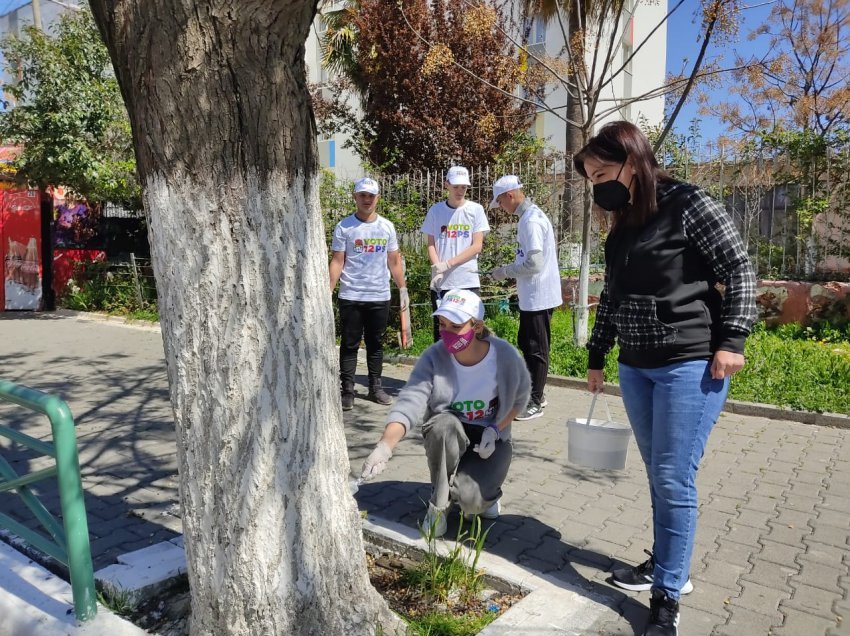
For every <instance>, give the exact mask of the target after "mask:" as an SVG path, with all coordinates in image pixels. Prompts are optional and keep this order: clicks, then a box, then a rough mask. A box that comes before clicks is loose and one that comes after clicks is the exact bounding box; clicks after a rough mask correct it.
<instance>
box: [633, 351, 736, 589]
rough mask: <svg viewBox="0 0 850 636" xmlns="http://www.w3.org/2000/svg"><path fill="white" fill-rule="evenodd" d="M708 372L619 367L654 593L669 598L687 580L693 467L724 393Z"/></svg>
mask: <svg viewBox="0 0 850 636" xmlns="http://www.w3.org/2000/svg"><path fill="white" fill-rule="evenodd" d="M710 367H711V362H710V361H708V360H688V361H686V362H677V363H675V364H670V365H668V366H666V367H660V368H657V369H639V368H637V367H631V366H628V365H625V364H620V389H621V391H622V394H623V403H624V404H625V406H626V413H627V414H628V416H629V422H630V423H631V425H632V430H633V431H634V433H635V441H636V442H637V445H638V449H639V450H640V455H641V458H643V463H644V464H645V465H646V474H647V477H648V478H649V493H650V498H651V499H652V522H653V532H654V536H655V542H654V545H653V550H652V551H653V555H654V557H655V571H654V573H653V584H652V587H653V589H657V590H662V591H663V592H664V593H665V594H667V596H669V597H670V598H674V599H678V598H679V596H680V590H681V589H682V586H683V585H684V584H685V582H686V581H687V580H688V577H689V576H690V567H691V566H690V564H691V553H692V552H693V547H694V537H695V535H696V526H697V487H696V474H697V468H698V467H699V462H700V460H701V459H702V455H703V452H704V451H705V445H706V442H707V441H708V435H709V433H710V432H711V429H712V428H713V427H714V424H715V422H716V421H717V417H718V416H719V415H720V411H721V409H722V408H723V403H724V402H725V401H726V394H727V393H728V392H729V378H726V379H724V380H713V379H712V378H711V371H710Z"/></svg>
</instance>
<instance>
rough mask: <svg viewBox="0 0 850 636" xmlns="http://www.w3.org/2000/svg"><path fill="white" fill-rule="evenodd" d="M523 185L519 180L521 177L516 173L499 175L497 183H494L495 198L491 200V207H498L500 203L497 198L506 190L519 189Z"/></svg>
mask: <svg viewBox="0 0 850 636" xmlns="http://www.w3.org/2000/svg"><path fill="white" fill-rule="evenodd" d="M521 187H522V184H521V183H520V182H519V177H518V176H516V175H514V174H506V175H505V176H504V177H499V178H498V179H497V180H496V183H494V184H493V200H492V201H490V207H491V208H498V207H499V204H498V203H496V199H498V198H499V197H500V196H501V195H503V194H504V193H505V192H510V191H511V190H519V189H520V188H521Z"/></svg>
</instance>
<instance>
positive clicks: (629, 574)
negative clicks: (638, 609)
mask: <svg viewBox="0 0 850 636" xmlns="http://www.w3.org/2000/svg"><path fill="white" fill-rule="evenodd" d="M644 552H646V553H647V554H648V555H649V559H647V560H646V561H644V562H643V563H641V564H640V565H636V566H635V567H633V568H623V569H621V570H614V571H613V572H612V573H611V582H612V583H613V584H614V585H616V586H617V587H621V588H623V589H624V590H631V591H632V592H646V591H648V590H650V589H652V574H653V571H654V570H655V560H654V559H653V558H652V552H650V551H649V550H644ZM693 591H694V585H693V583H691V580H690V579H688V580H687V581H685V584H684V585H683V586H682V594H690V593H691V592H693Z"/></svg>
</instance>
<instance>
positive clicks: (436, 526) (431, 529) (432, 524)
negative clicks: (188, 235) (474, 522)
mask: <svg viewBox="0 0 850 636" xmlns="http://www.w3.org/2000/svg"><path fill="white" fill-rule="evenodd" d="M448 514H449V509H448V508H446V509H445V510H440V509H438V508H435V507H434V504H432V503H429V504H428V512H426V513H425V518H424V519H422V525H421V526H420V529H421V530H422V532H423V534H425V535H426V536H428V537H434V538H437V537H442V536H443V535H444V534H446V528H447V527H448V523H447V522H446V516H448Z"/></svg>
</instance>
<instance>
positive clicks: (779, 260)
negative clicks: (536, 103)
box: [322, 149, 850, 280]
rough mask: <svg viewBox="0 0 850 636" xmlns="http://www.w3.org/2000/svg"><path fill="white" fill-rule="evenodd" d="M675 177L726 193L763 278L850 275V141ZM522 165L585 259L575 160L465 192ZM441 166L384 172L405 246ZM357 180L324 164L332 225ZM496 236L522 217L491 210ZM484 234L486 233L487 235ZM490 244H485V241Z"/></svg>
mask: <svg viewBox="0 0 850 636" xmlns="http://www.w3.org/2000/svg"><path fill="white" fill-rule="evenodd" d="M665 168H667V169H668V170H669V171H670V172H671V173H672V174H673V175H674V176H675V177H676V178H679V179H682V180H684V181H688V182H690V183H694V184H696V185H698V186H700V187H702V188H704V189H706V190H707V191H708V192H709V193H710V194H711V195H712V196H714V197H715V198H717V199H718V200H720V201H722V202H723V203H724V205H725V206H726V209H727V211H728V212H729V214H730V215H731V216H732V218H733V220H734V222H735V223H736V225H737V226H738V229H739V230H740V232H741V236H742V238H743V240H744V243H745V245H746V247H747V250H748V253H749V254H750V258H751V260H752V263H753V266H754V267H755V269H756V272H757V275H758V276H759V277H760V278H767V279H785V278H788V279H797V280H805V279H809V280H813V279H842V280H843V279H847V278H848V276H850V183H849V182H848V173H850V149H845V150H843V151H840V152H830V153H828V154H826V155H824V156H821V157H818V158H815V159H813V158H807V159H800V158H795V157H793V156H790V155H770V154H753V153H748V154H738V155H735V154H731V155H730V154H729V153H726V154H725V155H724V154H723V153H714V155H713V156H704V157H696V156H694V155H689V156H688V157H687V158H686V160H685V161H682V160H681V158H678V159H677V161H676V162H675V163H673V162H667V165H665ZM504 174H516V175H517V176H519V178H520V180H521V181H522V183H523V184H524V189H525V191H526V193H527V194H528V195H529V196H530V197H531V198H532V199H533V200H534V201H535V202H536V203H537V204H538V205H539V206H540V207H541V208H542V209H543V210H544V211H545V212H546V213H547V214H549V216H550V218H551V220H552V224H553V226H554V227H555V230H556V235H557V239H558V244H559V251H560V263H561V266H562V268H564V269H574V268H577V267H578V264H579V254H580V244H581V231H582V220H581V212H580V206H578V208H577V209H576V206H570V205H569V202H570V200H569V199H570V196H569V194H567V193H568V192H569V191H570V190H569V189H568V186H570V185H571V184H572V185H573V191H576V189H575V184H578V183H581V179H580V177H579V176H578V175H577V174H576V173H575V171H574V169H573V166H572V161H570V160H567V161H563V160H561V161H544V160H540V161H537V162H528V163H522V164H512V165H504V166H483V167H478V168H470V181H471V182H472V186H471V187H470V189H469V192H468V194H467V198H468V199H470V200H472V201H476V202H479V203H481V204H482V205H483V206H484V207H485V209H486V208H487V207H488V205H489V202H490V197H491V195H492V184H493V182H494V181H495V180H496V179H497V178H498V177H499V176H501V175H504ZM443 176H444V175H443V173H442V172H428V171H423V172H413V173H410V174H404V175H376V176H375V178H376V179H377V180H378V182H379V183H380V186H381V197H382V198H381V203H380V204H379V212H380V213H381V214H383V215H384V216H386V217H388V218H389V219H390V220H391V221H393V223H395V225H396V229H397V231H398V233H399V239H400V241H401V243H402V250H403V251H407V252H409V251H418V250H421V249H423V247H424V245H425V243H424V237H423V236H422V234H421V233H420V232H419V229H420V227H421V224H422V221H423V220H424V218H425V213H426V212H427V210H428V207H429V206H430V205H431V204H433V203H434V202H435V201H439V200H440V199H443V198H445V192H444V189H443ZM351 192H352V184H351V182H347V181H338V180H336V179H335V178H334V177H333V175H331V174H328V173H326V174H325V177H324V181H323V186H322V207H323V211H324V215H325V216H324V218H325V228H326V231H327V233H328V239H330V232H331V231H332V230H333V227H334V225H335V224H336V223H337V222H338V221H339V220H340V219H341V218H342V217H344V216H346V215H348V214H350V213H351V212H352V211H353V204H352V200H351ZM488 218H489V219H490V225H491V228H492V231H491V234H490V237H489V238H488V241H493V240H494V238H495V239H496V240H497V242H499V243H502V242H505V241H508V242H509V241H511V240H512V237H513V236H514V235H513V234H512V226H513V224H514V223H515V220H514V219H513V218H511V217H510V216H509V215H506V214H505V213H504V212H501V211H497V210H488ZM608 227H609V226H608V218H607V216H606V214H605V213H604V212H602V211H599V210H594V213H593V224H592V230H591V262H592V263H594V264H595V265H597V266H598V267H601V263H602V252H601V249H600V248H601V246H602V245H603V243H604V239H605V235H606V232H607V230H608ZM485 243H486V242H485ZM485 249H486V248H485Z"/></svg>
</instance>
